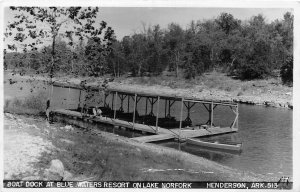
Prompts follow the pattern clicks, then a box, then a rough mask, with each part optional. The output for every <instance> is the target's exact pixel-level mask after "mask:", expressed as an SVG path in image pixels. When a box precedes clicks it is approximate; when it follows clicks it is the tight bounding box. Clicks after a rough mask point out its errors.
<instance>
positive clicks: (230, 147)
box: [186, 139, 242, 151]
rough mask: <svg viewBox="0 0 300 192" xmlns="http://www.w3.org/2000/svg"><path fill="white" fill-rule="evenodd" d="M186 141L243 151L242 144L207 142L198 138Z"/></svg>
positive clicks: (203, 145)
mask: <svg viewBox="0 0 300 192" xmlns="http://www.w3.org/2000/svg"><path fill="white" fill-rule="evenodd" d="M186 142H187V143H188V144H193V145H198V146H201V147H209V148H214V149H224V150H230V151H242V144H240V143H239V144H234V145H231V144H223V143H212V142H206V141H201V140H196V139H187V140H186Z"/></svg>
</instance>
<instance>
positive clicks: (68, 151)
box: [4, 115, 272, 181]
mask: <svg viewBox="0 0 300 192" xmlns="http://www.w3.org/2000/svg"><path fill="white" fill-rule="evenodd" d="M5 125H6V126H5V127H4V135H5V138H11V137H14V138H16V137H17V136H18V135H23V136H24V135H29V136H31V137H32V138H31V139H27V140H22V139H18V140H16V141H15V142H11V143H9V142H8V141H4V148H5V150H4V159H5V160H6V161H5V162H10V161H9V159H20V158H19V157H23V158H21V159H20V161H18V162H15V163H14V164H9V163H7V164H4V167H5V168H6V172H5V178H6V179H22V178H30V179H36V180H40V179H45V180H60V179H63V180H99V181H105V180H111V181H121V180H126V181H127V180H128V181H267V180H272V178H265V177H264V176H262V175H256V174H253V173H244V172H241V171H238V170H235V169H232V168H229V167H226V166H222V165H220V164H218V163H214V162H212V161H209V160H206V159H204V158H201V157H197V156H194V155H191V154H188V153H185V152H180V151H178V150H175V149H169V148H165V147H161V146H158V145H154V144H143V143H139V142H135V141H133V140H131V139H129V138H125V137H121V136H117V135H114V134H110V133H106V132H101V131H96V132H91V131H89V130H85V129H79V128H74V127H70V126H65V125H63V124H58V123H57V124H53V125H48V124H47V123H46V122H44V120H43V119H40V118H33V117H25V116H20V115H15V116H12V115H5ZM12 134H13V135H12ZM10 135H12V136H11V137H10ZM34 138H40V140H39V142H35V143H34V144H30V143H31V142H32V140H34ZM41 139H42V141H41ZM16 144H18V145H19V146H20V147H18V148H14V147H13V145H16ZM29 144H30V147H27V148H26V149H27V151H26V150H24V149H23V148H25V147H26V146H27V145H29ZM8 145H10V146H8ZM39 145H43V146H44V147H43V149H41V150H35V149H37V148H39ZM12 149H15V150H17V151H14V152H13V153H9V150H12ZM18 150H20V152H18ZM27 153H29V154H31V155H35V157H36V158H35V159H36V160H35V161H33V162H31V161H32V160H33V159H34V158H31V157H30V156H29V155H28V154H27ZM32 153H36V154H32ZM7 154H9V155H7ZM16 156H18V157H16ZM28 157H29V158H28ZM54 159H56V160H59V161H61V162H62V164H63V168H62V169H63V171H62V172H63V173H62V174H60V175H53V174H52V175H51V174H50V175H49V173H48V172H47V170H49V167H50V164H51V161H52V160H54ZM24 162H27V164H28V165H27V168H28V166H29V167H31V169H27V171H26V172H22V171H21V169H17V170H20V172H18V171H16V172H14V173H11V171H12V170H16V169H15V168H11V169H10V167H9V166H14V167H18V166H19V165H18V163H20V164H23V163H24Z"/></svg>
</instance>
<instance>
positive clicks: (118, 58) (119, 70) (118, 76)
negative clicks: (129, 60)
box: [118, 58, 120, 77]
mask: <svg viewBox="0 0 300 192" xmlns="http://www.w3.org/2000/svg"><path fill="white" fill-rule="evenodd" d="M118 77H120V64H119V58H118Z"/></svg>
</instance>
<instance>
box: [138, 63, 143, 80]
mask: <svg viewBox="0 0 300 192" xmlns="http://www.w3.org/2000/svg"><path fill="white" fill-rule="evenodd" d="M141 70H142V63H139V69H138V76H139V77H141Z"/></svg>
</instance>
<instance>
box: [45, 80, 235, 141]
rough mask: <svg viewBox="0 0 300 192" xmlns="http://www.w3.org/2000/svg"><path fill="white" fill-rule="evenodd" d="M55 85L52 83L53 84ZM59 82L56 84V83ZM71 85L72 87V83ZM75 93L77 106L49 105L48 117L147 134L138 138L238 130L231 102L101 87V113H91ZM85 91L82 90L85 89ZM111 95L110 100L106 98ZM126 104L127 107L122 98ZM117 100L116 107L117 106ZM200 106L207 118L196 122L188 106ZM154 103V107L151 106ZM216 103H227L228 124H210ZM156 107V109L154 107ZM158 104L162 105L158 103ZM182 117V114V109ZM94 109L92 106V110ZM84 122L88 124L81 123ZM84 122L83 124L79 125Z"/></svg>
mask: <svg viewBox="0 0 300 192" xmlns="http://www.w3.org/2000/svg"><path fill="white" fill-rule="evenodd" d="M54 86H55V85H54ZM57 86H59V85H57ZM72 88H73V87H72ZM81 91H84V90H80V94H79V104H78V107H77V109H52V110H51V117H53V118H54V119H56V120H63V121H67V122H68V123H71V124H75V125H78V126H81V127H87V126H91V125H93V126H94V125H95V126H96V127H97V124H109V125H113V126H112V128H113V129H121V128H125V129H129V130H134V131H140V132H143V133H148V134H151V135H148V136H141V137H135V138H132V139H133V140H135V141H138V142H144V143H147V142H156V141H164V140H169V139H178V140H187V139H189V138H195V137H206V136H213V135H219V134H226V133H233V132H237V131H238V104H237V103H234V102H221V101H212V100H211V101H208V100H199V99H195V98H183V97H177V96H170V95H156V94H153V93H151V94H150V93H136V92H129V91H128V92H125V91H123V90H116V89H114V90H99V89H96V88H94V89H92V91H97V92H99V91H102V93H103V94H102V95H103V97H102V98H99V99H101V100H102V106H101V107H98V108H99V109H101V111H102V114H100V115H99V114H93V110H94V109H95V106H87V105H86V103H85V100H83V99H82V98H81V97H82V96H81V94H82V93H81ZM85 91H86V90H85ZM109 95H110V96H111V101H110V102H111V103H108V102H107V98H108V96H109ZM141 98H144V99H145V101H146V102H145V103H144V104H143V105H145V106H144V107H145V108H144V109H145V111H144V115H141V114H138V112H137V106H138V104H139V101H140V99H141ZM125 100H126V104H127V111H126V109H125V108H126V106H125V102H124V101H125ZM117 102H118V107H117ZM161 102H164V107H163V109H164V115H163V116H162V115H161V114H162V112H161V113H160V110H161V109H160V107H159V106H160V103H161ZM175 102H180V106H181V108H180V111H178V112H179V113H180V119H176V118H175V117H174V116H172V114H171V107H172V106H173V104H174V103H175ZM196 104H198V105H200V106H202V107H204V108H205V109H206V110H207V112H208V114H209V115H208V120H207V121H206V122H205V123H203V124H199V125H195V124H193V123H192V119H191V116H190V112H191V109H192V108H193V107H194V106H195V105H196ZM154 106H156V107H154ZM217 106H223V107H229V108H230V109H231V110H232V112H233V114H235V118H234V120H233V122H232V123H231V126H229V127H219V126H215V125H214V120H213V117H214V110H215V108H216V107H217ZM154 108H155V109H156V111H155V110H154ZM161 108H162V107H161ZM184 110H185V111H186V117H185V118H184V117H183V111H184ZM94 111H95V110H94ZM86 122H88V123H89V124H88V125H87V124H84V123H86ZM83 124H84V125H83Z"/></svg>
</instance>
